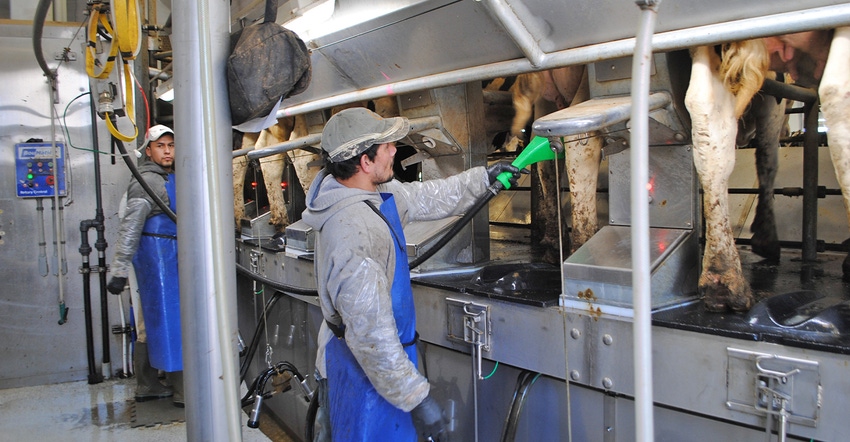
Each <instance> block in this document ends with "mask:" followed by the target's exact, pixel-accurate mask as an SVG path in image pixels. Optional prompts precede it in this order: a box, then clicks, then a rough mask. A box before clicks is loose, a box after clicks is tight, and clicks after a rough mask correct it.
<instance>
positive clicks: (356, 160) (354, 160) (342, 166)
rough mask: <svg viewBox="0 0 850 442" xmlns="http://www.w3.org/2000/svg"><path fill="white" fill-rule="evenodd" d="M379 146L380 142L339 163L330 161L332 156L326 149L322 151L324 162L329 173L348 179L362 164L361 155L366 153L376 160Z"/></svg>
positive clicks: (338, 177) (335, 176)
mask: <svg viewBox="0 0 850 442" xmlns="http://www.w3.org/2000/svg"><path fill="white" fill-rule="evenodd" d="M378 146H380V144H373V145H371V146H369V148H368V149H366V150H364V151H363V153H361V154H360V155H355V156H353V157H351V158H349V159H347V160H345V161H340V162H338V163H332V162H331V161H330V156H328V153H327V152H325V151H322V161H323V162H324V166H325V169H327V171H328V173H330V174H331V175H333V177H334V178H336V179H338V180H347V179H349V178H351V177H352V176H354V174H355V173H356V172H357V168H358V167H359V166H360V157H361V156H363V155H366V156H367V157H369V160H374V159H375V156H377V155H378Z"/></svg>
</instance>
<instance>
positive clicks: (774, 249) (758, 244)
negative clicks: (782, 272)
mask: <svg viewBox="0 0 850 442" xmlns="http://www.w3.org/2000/svg"><path fill="white" fill-rule="evenodd" d="M751 244H752V247H753V253H755V254H756V255H758V256H761V257H762V258H765V259H766V260H767V261H768V262H772V263H778V262H779V255H780V247H779V240H778V239H777V238H776V236H775V235H774V236H773V238H763V237H761V236H760V235H758V234H756V235H753V239H752V242H751Z"/></svg>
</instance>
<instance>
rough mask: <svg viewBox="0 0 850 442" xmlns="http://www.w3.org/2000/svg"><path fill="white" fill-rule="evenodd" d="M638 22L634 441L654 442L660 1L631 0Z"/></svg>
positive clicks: (635, 68) (632, 157)
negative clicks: (653, 249) (652, 142)
mask: <svg viewBox="0 0 850 442" xmlns="http://www.w3.org/2000/svg"><path fill="white" fill-rule="evenodd" d="M636 3H637V4H638V6H639V7H640V10H641V14H640V25H639V26H638V32H637V39H636V41H635V50H634V62H633V63H632V93H631V98H632V117H631V122H632V127H631V139H630V142H631V146H632V149H631V151H630V153H629V155H630V160H631V174H632V175H631V183H630V185H631V189H630V196H631V213H632V226H631V235H632V290H633V295H632V296H633V297H632V299H633V306H634V312H635V316H634V323H633V324H632V326H633V329H634V346H633V353H634V369H635V440H637V441H639V442H651V441H653V440H655V437H654V434H655V430H654V422H653V412H652V290H651V289H652V288H651V287H650V282H651V281H650V271H651V269H650V267H649V263H650V245H649V192H647V190H646V186H647V183H649V76H650V71H651V68H652V49H653V46H652V33H653V31H654V29H655V20H656V18H657V17H658V5H659V4H660V3H661V1H660V0H637V2H636Z"/></svg>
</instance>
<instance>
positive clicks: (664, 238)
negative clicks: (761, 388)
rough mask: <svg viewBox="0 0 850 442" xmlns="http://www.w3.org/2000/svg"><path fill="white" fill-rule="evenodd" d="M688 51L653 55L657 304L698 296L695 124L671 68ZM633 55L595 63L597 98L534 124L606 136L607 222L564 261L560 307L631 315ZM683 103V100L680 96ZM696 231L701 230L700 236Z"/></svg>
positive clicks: (538, 130) (652, 214)
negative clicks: (692, 129) (692, 134)
mask: <svg viewBox="0 0 850 442" xmlns="http://www.w3.org/2000/svg"><path fill="white" fill-rule="evenodd" d="M687 60H688V59H687V54H686V53H683V52H673V53H665V54H657V55H655V56H654V57H653V59H652V63H653V71H654V72H655V73H656V74H655V75H653V76H651V80H650V83H651V84H650V91H651V92H650V96H649V111H650V113H649V123H650V125H649V127H650V129H651V130H650V140H649V146H650V147H649V185H648V186H647V193H648V194H649V224H650V232H649V234H650V238H649V243H650V244H651V248H650V260H651V262H650V269H651V286H652V308H653V309H657V308H663V307H666V306H670V305H673V304H676V303H680V302H683V301H687V300H688V299H693V298H694V297H695V296H696V281H697V277H698V275H699V268H698V264H699V260H698V257H699V252H698V245H699V244H698V229H697V220H698V217H697V208H698V201H697V195H698V194H697V179H696V173H695V171H694V167H693V153H692V152H691V151H692V147H691V146H690V144H688V141H689V139H690V129H689V127H688V126H687V125H686V124H685V123H684V122H685V121H688V120H687V119H686V118H683V117H684V116H685V115H686V114H685V113H684V111H683V109H684V107H683V103H681V102H676V101H675V100H674V97H681V96H682V95H681V92H682V91H683V90H684V84H683V78H682V76H681V74H680V75H679V76H678V77H677V76H676V75H675V72H676V71H675V70H673V69H670V66H671V65H673V66H687V64H686V63H687ZM630 65H631V59H617V60H607V61H602V62H597V63H593V64H590V65H589V66H588V78H589V79H590V92H591V99H590V100H588V101H586V102H583V103H579V104H578V105H575V106H571V107H568V108H566V109H564V110H561V111H558V112H555V113H552V114H549V115H546V116H545V117H542V118H540V119H538V120H537V121H535V122H534V125H533V131H534V133H535V134H538V135H542V136H546V137H555V138H557V137H566V136H573V135H579V134H584V133H592V132H597V133H599V134H600V136H603V137H604V139H605V140H606V144H607V146H606V147H605V148H603V152H605V156H606V158H607V159H608V187H609V201H608V203H609V209H608V210H609V220H608V225H607V226H603V227H602V228H601V229H600V231H599V232H597V233H596V235H594V236H593V237H592V238H591V239H590V240H588V241H587V243H585V244H584V245H583V246H582V247H581V248H579V249H578V250H577V251H576V252H575V253H573V254H572V255H570V256H569V258H567V259H566V261H565V262H564V264H563V265H564V275H565V283H564V284H565V291H564V293H563V295H562V297H561V299H560V304H561V305H562V306H569V307H575V308H579V309H581V308H587V307H588V305H592V306H593V308H596V309H598V310H599V311H607V312H610V313H616V314H619V315H625V316H631V314H632V311H631V307H632V296H633V293H632V288H631V284H632V274H631V273H632V270H631V269H632V268H633V265H632V261H631V260H632V254H631V247H632V238H631V232H630V225H631V208H630V199H631V198H630V195H629V192H630V188H631V186H630V177H631V172H630V171H631V164H630V160H629V152H628V148H629V143H628V141H629V140H628V129H629V125H628V120H629V118H630V112H631V106H632V103H631V99H630V97H629V96H628V95H626V94H628V92H629V87H630V80H631V72H630V71H629V68H630ZM679 100H681V98H679ZM695 232H697V233H695Z"/></svg>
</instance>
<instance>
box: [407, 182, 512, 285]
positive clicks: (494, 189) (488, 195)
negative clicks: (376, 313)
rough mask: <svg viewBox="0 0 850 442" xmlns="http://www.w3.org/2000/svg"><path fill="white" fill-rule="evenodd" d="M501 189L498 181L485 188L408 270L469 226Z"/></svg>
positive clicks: (417, 265)
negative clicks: (471, 204)
mask: <svg viewBox="0 0 850 442" xmlns="http://www.w3.org/2000/svg"><path fill="white" fill-rule="evenodd" d="M503 188H504V186H503V185H502V183H501V182H500V181H498V180H497V181H494V182H493V184H491V185H490V187H488V188H487V192H485V193H484V195H482V196H481V198H480V199H479V200H478V201H476V202H475V205H473V206H472V207H471V208H470V209H469V210H468V211H467V212H466V214H465V215H463V217H461V219H460V220H458V222H456V223H454V225H453V226H452V228H451V229H449V231H448V232H446V234H445V235H443V236H442V237H441V238H440V239H439V240H438V241H437V242H436V243H435V244H434V245H433V246H431V248H429V249H428V250H426V251H425V252H424V253H422V256H420V257H418V258H416V259H414V260H413V261H411V262H410V269H411V270H413V269H415V268H416V267H419V265H420V264H422V263H423V262H425V261H426V260H427V259H428V258H430V257H432V256H434V254H435V253H437V252H438V251H439V250H440V249H442V248H443V246H445V245H446V244H448V242H449V241H451V239H452V238H454V237H455V235H457V234H458V232H460V230H461V229H463V228H464V227H466V225H467V224H469V222H470V221H471V220H472V218H473V217H474V216H475V215H476V214H478V212H480V211H481V209H482V208H484V206H486V205H487V203H489V202H490V200H491V199H493V197H494V196H496V194H498V193H499V192H501V191H502V189H503Z"/></svg>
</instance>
